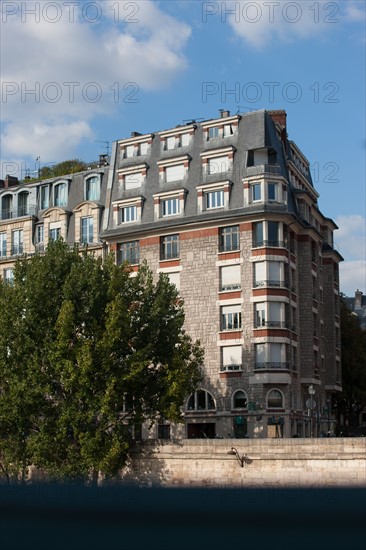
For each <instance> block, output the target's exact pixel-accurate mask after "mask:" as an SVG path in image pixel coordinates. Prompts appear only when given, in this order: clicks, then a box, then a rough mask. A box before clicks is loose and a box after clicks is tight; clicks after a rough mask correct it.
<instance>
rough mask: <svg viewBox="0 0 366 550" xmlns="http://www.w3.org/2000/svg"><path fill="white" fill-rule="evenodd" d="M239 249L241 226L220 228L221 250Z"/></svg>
mask: <svg viewBox="0 0 366 550" xmlns="http://www.w3.org/2000/svg"><path fill="white" fill-rule="evenodd" d="M232 250H239V226H238V225H233V226H231V227H223V228H222V229H220V252H230V251H232Z"/></svg>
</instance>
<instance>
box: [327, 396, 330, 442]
mask: <svg viewBox="0 0 366 550" xmlns="http://www.w3.org/2000/svg"><path fill="white" fill-rule="evenodd" d="M327 413H328V437H330V399H329V398H328V399H327Z"/></svg>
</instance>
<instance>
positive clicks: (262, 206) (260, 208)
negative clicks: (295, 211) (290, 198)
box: [245, 201, 288, 212]
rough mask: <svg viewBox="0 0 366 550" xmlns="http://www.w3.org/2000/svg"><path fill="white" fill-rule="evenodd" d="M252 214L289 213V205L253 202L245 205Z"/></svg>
mask: <svg viewBox="0 0 366 550" xmlns="http://www.w3.org/2000/svg"><path fill="white" fill-rule="evenodd" d="M245 209H246V210H249V211H250V212H273V211H275V212H287V210H288V208H287V204H285V203H283V202H260V201H258V202H252V203H250V204H246V205H245Z"/></svg>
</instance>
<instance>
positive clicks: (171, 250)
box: [160, 233, 180, 261]
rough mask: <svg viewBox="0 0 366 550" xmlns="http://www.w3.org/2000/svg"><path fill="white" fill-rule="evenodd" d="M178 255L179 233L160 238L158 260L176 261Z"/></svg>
mask: <svg viewBox="0 0 366 550" xmlns="http://www.w3.org/2000/svg"><path fill="white" fill-rule="evenodd" d="M179 254H180V250H179V233H174V234H172V235H163V236H162V237H160V260H162V261H164V260H176V259H178V258H179V257H180V256H179Z"/></svg>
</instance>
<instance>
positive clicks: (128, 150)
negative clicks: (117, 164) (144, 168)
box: [125, 145, 135, 159]
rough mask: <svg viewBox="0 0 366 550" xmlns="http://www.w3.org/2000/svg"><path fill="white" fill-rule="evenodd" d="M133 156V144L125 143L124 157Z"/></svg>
mask: <svg viewBox="0 0 366 550" xmlns="http://www.w3.org/2000/svg"><path fill="white" fill-rule="evenodd" d="M134 156H135V146H134V145H127V146H126V147H125V158H126V159H129V158H132V157H134Z"/></svg>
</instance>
